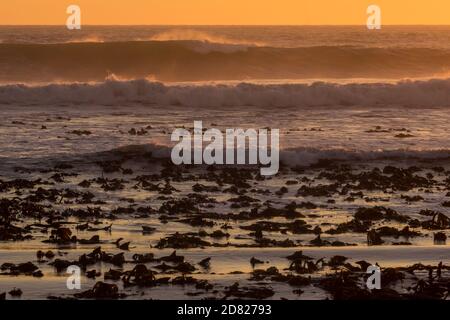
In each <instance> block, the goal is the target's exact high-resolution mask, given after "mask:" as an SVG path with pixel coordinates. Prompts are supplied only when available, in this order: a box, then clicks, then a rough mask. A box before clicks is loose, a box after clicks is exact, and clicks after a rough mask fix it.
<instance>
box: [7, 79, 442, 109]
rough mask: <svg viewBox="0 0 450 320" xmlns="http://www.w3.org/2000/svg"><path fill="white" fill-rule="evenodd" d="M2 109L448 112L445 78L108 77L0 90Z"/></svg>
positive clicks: (19, 86) (19, 85)
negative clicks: (185, 80) (220, 80)
mask: <svg viewBox="0 0 450 320" xmlns="http://www.w3.org/2000/svg"><path fill="white" fill-rule="evenodd" d="M0 103H2V104H24V105H29V104H41V105H42V104H43V105H45V104H52V105H53V104H88V105H121V104H125V103H135V104H143V105H148V106H152V105H153V106H171V105H172V106H186V107H205V108H208V107H211V108H213V107H232V106H250V107H320V106H406V107H449V106H450V79H431V80H420V81H419V80H416V81H412V80H405V81H399V82H396V83H350V84H337V83H329V82H315V83H312V84H300V83H296V84H293V83H291V84H261V83H245V82H242V83H238V84H211V83H209V84H208V83H203V84H192V85H191V84H177V85H167V84H164V83H161V82H155V81H150V80H147V79H141V80H123V81H121V80H117V79H115V78H110V79H107V80H105V81H104V82H100V83H70V84H48V85H35V86H33V85H25V84H9V85H3V86H0Z"/></svg>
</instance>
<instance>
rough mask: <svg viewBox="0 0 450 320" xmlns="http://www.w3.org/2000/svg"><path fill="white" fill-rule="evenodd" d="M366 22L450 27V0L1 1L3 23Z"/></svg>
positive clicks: (1, 20)
mask: <svg viewBox="0 0 450 320" xmlns="http://www.w3.org/2000/svg"><path fill="white" fill-rule="evenodd" d="M70 4H77V5H79V6H80V7H81V10H82V11H81V12H82V24H300V25H302V24H360V25H361V24H365V23H366V15H365V11H366V8H367V6H368V5H369V4H377V5H379V6H380V7H381V9H382V24H384V25H388V24H450V0H373V1H368V0H1V1H0V24H3V25H8V24H65V21H66V18H67V14H66V8H67V6H68V5H70Z"/></svg>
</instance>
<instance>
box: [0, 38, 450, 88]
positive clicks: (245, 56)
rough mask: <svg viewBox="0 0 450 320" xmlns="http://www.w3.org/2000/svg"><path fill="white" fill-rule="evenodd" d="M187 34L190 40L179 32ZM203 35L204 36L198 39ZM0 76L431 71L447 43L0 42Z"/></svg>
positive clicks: (235, 76) (441, 68)
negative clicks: (425, 45) (422, 45)
mask: <svg viewBox="0 0 450 320" xmlns="http://www.w3.org/2000/svg"><path fill="white" fill-rule="evenodd" d="M184 38H192V39H193V40H180V39H184ZM198 39H203V40H198ZM0 56H1V57H2V61H1V62H0V81H3V82H14V81H16V82H33V81H34V82H36V81H47V82H54V81H101V80H103V79H104V78H105V75H107V74H109V73H114V74H116V75H118V76H121V77H126V78H129V79H136V78H144V77H146V76H147V75H153V76H154V77H155V78H156V79H159V80H160V81H165V82H167V81H211V80H238V81H239V80H248V79H253V80H255V79H311V78H316V79H318V78H328V79H330V78H390V79H400V78H407V77H409V78H411V77H431V76H433V75H440V74H445V73H447V72H448V71H449V70H450V50H447V49H432V48H392V47H391V48H379V47H369V48H368V47H355V46H313V47H297V48H281V47H269V46H264V45H261V44H247V43H245V42H242V43H240V42H239V41H231V40H227V39H216V38H211V39H209V38H207V37H206V38H205V36H203V35H198V36H197V37H192V36H189V37H181V36H180V35H178V34H170V33H169V34H160V35H157V36H155V37H154V38H153V39H151V40H150V41H128V42H99V41H94V42H79V43H53V44H29V43H16V44H13V43H8V44H6V43H3V44H2V43H0Z"/></svg>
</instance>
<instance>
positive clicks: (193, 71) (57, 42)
mask: <svg viewBox="0 0 450 320" xmlns="http://www.w3.org/2000/svg"><path fill="white" fill-rule="evenodd" d="M449 40H450V27H446V26H417V27H415V26H404V27H402V26H398V27H397V26H396V27H394V26H391V27H390V26H386V27H383V29H382V30H367V29H366V28H365V26H359V27H358V26H348V27H346V26H342V27H333V26H322V27H321V26H317V27H289V26H286V27H273V26H254V27H239V26H231V27H225V26H201V27H200V26H184V27H171V26H154V27H153V26H133V27H126V26H112V27H106V26H102V27H100V26H98V27H95V26H86V27H83V28H82V30H79V31H77V30H75V31H73V30H71V31H69V30H67V29H65V28H64V27H56V26H52V27H45V26H39V27H13V26H10V27H1V28H0V57H1V59H0V83H1V84H0V106H1V108H0V112H1V113H2V114H3V115H4V116H3V117H2V118H1V119H0V124H1V127H0V130H1V133H2V134H1V136H0V144H1V146H2V153H1V157H2V158H11V159H14V160H13V161H15V159H17V158H33V157H41V156H43V155H47V150H49V149H51V150H52V154H54V155H59V154H65V155H70V154H76V155H79V153H81V152H82V153H90V152H94V151H107V150H111V149H114V148H117V147H123V146H126V145H130V144H131V145H135V144H147V145H148V144H154V145H157V146H159V145H163V146H170V141H169V140H170V139H169V136H170V133H171V132H172V130H173V128H174V127H176V126H187V127H189V126H192V124H193V121H194V120H204V121H205V127H208V126H211V125H215V126H217V127H219V128H229V127H230V126H231V127H239V126H240V127H243V128H265V127H271V128H279V129H280V130H281V132H282V138H281V141H280V144H281V148H282V149H283V150H287V149H291V150H290V151H291V152H289V153H286V154H285V156H284V157H283V158H284V160H285V161H291V162H293V163H295V164H301V163H302V162H305V164H309V163H310V162H311V161H314V160H315V159H318V158H321V157H331V156H334V157H337V158H346V157H350V158H354V157H360V158H362V159H372V158H383V157H385V156H387V157H391V156H394V157H395V156H399V157H415V156H417V157H425V158H430V157H438V158H442V157H444V158H445V157H447V156H449V150H450V149H449V147H450V145H449V144H450V139H449V130H450V129H449V126H448V123H449V121H448V120H449V117H450V116H449V113H448V112H447V109H448V107H450V80H449V79H447V78H446V74H447V72H448V71H449V67H450V45H449V43H450V41H449ZM49 117H50V118H52V117H53V118H54V117H59V118H58V120H57V123H55V125H45V122H46V121H47V119H48V118H49ZM65 119H66V120H65ZM68 119H70V121H69V120H68ZM140 122H142V123H149V122H152V123H153V124H156V125H154V126H153V127H152V129H151V130H150V132H149V133H148V134H146V135H143V136H130V135H123V134H121V132H123V131H125V132H127V131H128V130H129V129H130V128H128V127H130V126H133V125H134V123H135V124H136V125H137V124H139V123H140ZM208 122H209V123H208ZM21 123H25V125H23V124H21ZM56 124H57V125H56ZM43 125H44V126H45V127H46V129H45V130H40V128H41V127H42V126H43ZM91 129H93V130H92V131H93V132H92V135H90V136H89V139H86V137H77V136H75V137H71V138H67V137H64V138H58V136H61V135H62V133H64V132H67V131H73V130H91Z"/></svg>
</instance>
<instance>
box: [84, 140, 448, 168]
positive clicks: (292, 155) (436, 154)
mask: <svg viewBox="0 0 450 320" xmlns="http://www.w3.org/2000/svg"><path fill="white" fill-rule="evenodd" d="M170 153H171V149H170V148H169V147H167V146H162V145H154V144H147V145H129V146H124V147H120V148H116V149H113V150H110V151H105V152H99V153H95V154H91V155H90V156H89V158H91V159H92V158H98V157H102V158H114V157H116V156H121V155H123V154H126V155H127V156H128V158H130V155H132V156H134V157H137V158H139V157H140V156H148V155H149V154H152V155H153V157H155V158H161V159H169V157H170ZM448 159H450V149H440V150H401V149H399V150H378V151H361V150H344V149H319V148H303V147H298V148H291V149H284V150H280V161H281V163H282V164H284V165H286V166H289V167H296V166H310V165H314V164H316V163H317V162H319V161H320V160H335V161H363V162H364V161H376V160H400V161H401V160H448Z"/></svg>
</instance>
